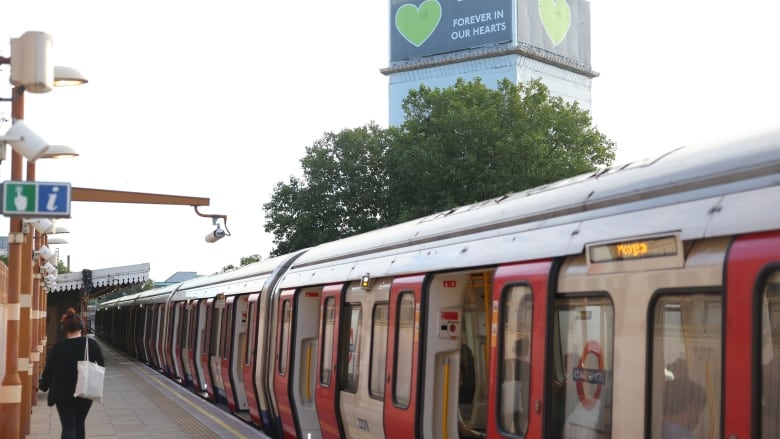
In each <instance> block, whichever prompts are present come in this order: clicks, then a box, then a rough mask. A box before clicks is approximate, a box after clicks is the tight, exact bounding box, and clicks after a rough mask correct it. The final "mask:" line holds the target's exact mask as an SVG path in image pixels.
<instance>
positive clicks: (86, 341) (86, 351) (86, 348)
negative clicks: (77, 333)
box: [84, 337, 89, 361]
mask: <svg viewBox="0 0 780 439" xmlns="http://www.w3.org/2000/svg"><path fill="white" fill-rule="evenodd" d="M84 361H89V339H88V338H87V337H84Z"/></svg>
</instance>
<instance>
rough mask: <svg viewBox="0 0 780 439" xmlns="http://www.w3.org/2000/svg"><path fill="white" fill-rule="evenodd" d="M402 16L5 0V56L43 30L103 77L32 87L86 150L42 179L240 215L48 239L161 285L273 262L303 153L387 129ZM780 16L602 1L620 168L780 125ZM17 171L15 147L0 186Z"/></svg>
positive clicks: (100, 206) (769, 2) (597, 52)
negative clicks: (214, 233)
mask: <svg viewBox="0 0 780 439" xmlns="http://www.w3.org/2000/svg"><path fill="white" fill-rule="evenodd" d="M559 1H562V0H559ZM388 11H389V1H387V0H383V1H370V0H369V1H366V0H362V1H358V0H339V1H333V2H322V1H304V2H297V3H293V2H251V1H245V0H243V1H239V0H223V1H221V2H204V1H197V0H195V1H186V2H185V1H172V0H168V1H154V2H153V1H148V0H137V1H133V2H121V1H97V0H94V1H85V0H72V1H70V2H62V1H54V0H48V1H35V0H26V1H13V2H5V4H4V5H3V8H2V12H1V13H0V38H2V39H3V41H2V42H0V55H2V56H9V55H10V39H11V38H16V37H19V36H21V35H22V34H23V33H24V32H25V31H28V30H36V31H44V32H46V33H48V34H50V35H51V36H52V37H53V39H54V49H55V64H58V65H67V66H71V67H74V68H77V69H78V70H80V71H81V72H82V73H84V74H85V75H86V76H87V77H88V78H89V81H90V82H89V84H88V85H86V86H83V87H72V88H61V89H56V90H54V91H52V92H50V93H47V94H37V95H33V94H30V93H28V94H27V95H26V104H25V121H26V122H27V124H28V125H29V126H30V127H31V128H33V129H34V130H35V131H36V132H37V133H38V134H39V135H41V136H42V137H44V138H45V139H46V140H47V141H48V142H49V143H52V144H66V145H69V146H72V147H74V148H76V149H77V150H78V151H79V153H80V154H81V155H80V156H79V157H77V158H74V159H68V160H48V161H46V160H43V161H40V162H38V164H37V166H36V173H37V180H39V181H52V182H69V183H70V184H71V185H72V186H74V187H85V188H98V189H115V190H125V191H136V192H151V193H160V194H172V195H186V196H195V197H205V198H209V199H210V201H211V204H210V206H208V207H204V208H202V209H201V211H202V212H204V213H207V214H220V215H227V216H228V221H227V228H228V229H229V231H230V232H231V233H232V236H230V237H226V238H224V239H222V240H221V241H219V242H217V243H215V244H207V243H206V242H205V241H204V237H205V235H206V234H207V233H208V232H209V231H210V230H213V226H212V224H211V220H210V219H208V218H201V217H199V216H197V215H196V214H195V212H194V209H193V208H192V207H189V206H159V205H130V204H105V203H83V202H74V203H73V204H72V207H71V214H72V217H71V218H70V219H67V220H61V221H60V222H59V224H60V225H61V226H64V227H66V228H67V229H68V230H70V232H71V233H70V234H68V235H65V237H66V239H67V240H68V241H69V244H67V245H61V246H52V247H54V248H59V251H60V255H61V258H62V259H63V260H66V261H67V260H68V258H69V261H70V267H71V270H73V271H80V270H82V269H85V268H88V269H99V268H109V267H116V266H123V265H132V264H138V263H145V262H148V263H150V264H151V277H152V278H153V279H155V280H158V281H162V280H165V279H166V278H168V277H169V276H170V275H172V274H173V273H175V272H177V271H195V272H198V273H199V274H210V273H214V272H217V271H220V270H221V269H222V267H223V266H225V265H228V264H234V265H236V266H237V265H238V264H239V261H240V259H241V257H243V256H247V255H252V254H259V255H261V256H263V257H266V256H267V255H268V253H269V251H270V250H271V247H272V244H271V239H272V237H271V236H270V235H268V234H266V233H265V232H264V231H263V223H264V214H263V211H262V205H263V204H264V203H266V202H268V201H269V200H270V196H271V194H272V191H273V187H274V185H275V184H276V183H278V182H280V181H285V182H286V181H287V180H288V178H289V177H290V176H291V175H296V176H297V175H300V172H301V171H300V159H301V158H302V157H303V155H304V153H305V148H306V147H307V146H309V145H311V144H312V143H313V142H314V141H315V140H317V139H319V138H320V137H321V136H322V135H323V133H325V132H328V131H334V132H337V131H340V130H342V129H344V128H355V127H358V126H362V125H364V124H366V123H369V122H371V121H375V122H377V123H378V124H379V125H381V126H387V118H388V108H387V106H388V99H387V93H388V80H387V77H385V76H384V75H382V74H381V73H380V71H379V70H380V69H381V68H383V67H386V66H387V65H388V42H387V41H388V38H387V37H388V22H389V18H388ZM779 17H780V2H778V1H777V0H755V1H752V2H744V3H743V2H733V1H724V0H714V1H711V2H707V3H702V2H680V1H674V2H673V1H655V2H642V3H641V4H640V3H639V2H626V1H617V0H607V1H601V0H594V1H593V2H591V28H592V46H591V51H592V67H593V69H594V70H595V71H597V72H599V73H600V76H599V77H597V78H595V79H594V80H593V87H592V114H593V122H594V124H595V125H596V126H597V127H598V129H599V130H600V131H602V132H603V133H605V134H606V135H607V136H608V137H609V138H611V139H613V140H614V141H616V142H617V146H618V149H617V162H619V163H622V162H627V161H632V160H636V159H640V158H644V157H647V156H652V155H656V154H660V153H662V152H664V151H667V150H669V149H672V148H675V147H677V146H680V145H685V144H692V143H702V142H707V141H710V140H713V139H720V138H726V137H727V138H734V137H741V136H744V135H746V134H748V133H751V132H755V131H766V130H768V129H773V128H777V127H780V121H778V116H777V114H778V110H777V108H776V107H777V103H778V102H780V85H778V78H780V58H778V56H777V53H778V48H779V47H778V42H780V33H779V32H778V31H777V29H778V28H780V26H778V18H779ZM0 73H2V76H1V77H0V80H2V82H3V83H4V84H6V86H4V87H0V96H2V97H9V96H10V86H9V85H8V79H7V78H8V67H7V66H4V67H3V68H2V70H0ZM10 115H11V108H10V104H9V103H7V102H3V103H0V116H2V117H4V118H6V119H10ZM9 127H10V121H7V122H5V123H3V124H2V125H0V134H3V133H5V131H7V129H8V128H9ZM10 172H11V171H10V155H9V157H7V160H5V161H3V163H2V165H0V180H7V179H10ZM3 230H4V231H5V232H3ZM7 230H8V220H7V218H2V220H0V234H6V233H7Z"/></svg>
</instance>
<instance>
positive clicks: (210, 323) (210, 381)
mask: <svg viewBox="0 0 780 439" xmlns="http://www.w3.org/2000/svg"><path fill="white" fill-rule="evenodd" d="M202 306H203V307H204V310H205V312H204V314H205V318H206V322H205V327H204V331H203V333H202V334H201V335H202V336H203V340H202V343H203V344H202V349H201V351H200V367H201V370H202V371H203V382H204V384H205V387H206V392H207V395H208V396H207V398H208V400H209V401H214V402H216V400H217V391H216V385H215V383H214V376H213V373H212V371H211V364H210V361H209V360H210V358H211V353H212V351H214V350H215V349H216V348H217V345H218V343H217V340H216V339H215V337H214V336H213V335H214V334H216V333H217V332H218V331H217V329H218V325H219V322H218V321H217V322H215V321H214V318H213V317H214V310H215V309H216V308H215V307H214V299H207V300H206V302H205V303H204V304H203V305H202Z"/></svg>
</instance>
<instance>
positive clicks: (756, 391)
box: [723, 232, 780, 438]
mask: <svg viewBox="0 0 780 439" xmlns="http://www.w3.org/2000/svg"><path fill="white" fill-rule="evenodd" d="M727 264H728V265H727V269H726V313H727V315H726V317H725V319H724V321H725V325H726V326H725V364H724V371H723V376H724V377H726V380H725V386H724V392H723V428H724V430H723V431H724V435H723V437H740V438H749V437H752V438H769V437H777V436H776V435H777V434H778V433H780V431H779V429H778V427H779V426H778V422H776V421H774V422H773V421H772V420H773V419H776V418H777V407H778V403H780V396H779V395H778V392H777V382H778V378H780V371H778V368H777V367H767V366H770V365H771V364H776V361H777V358H776V357H777V356H779V355H778V354H780V352H777V348H776V346H778V345H779V344H780V343H779V342H778V341H777V340H775V341H774V343H772V340H771V338H772V336H773V334H772V330H773V329H774V330H775V331H776V330H777V329H778V327H780V325H778V322H777V320H778V318H777V317H778V315H777V314H778V312H780V309H778V305H780V300H778V296H780V287H778V285H779V284H778V281H780V274H778V273H780V233H778V232H769V233H759V234H754V235H747V236H741V237H739V238H737V239H736V240H735V241H734V243H733V244H732V246H731V249H730V250H729V253H728V262H727ZM774 335H775V336H776V334H774ZM772 360H774V361H772ZM767 409H769V410H773V411H774V412H775V413H770V412H768V411H767Z"/></svg>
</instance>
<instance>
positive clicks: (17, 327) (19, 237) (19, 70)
mask: <svg viewBox="0 0 780 439" xmlns="http://www.w3.org/2000/svg"><path fill="white" fill-rule="evenodd" d="M51 47H52V41H51V37H50V36H48V35H46V34H44V33H43V32H26V33H25V34H24V35H22V37H21V38H17V39H12V40H11V58H0V64H11V82H12V84H13V88H12V90H11V117H12V119H13V122H14V124H15V125H16V124H17V122H20V121H22V120H23V119H24V92H25V89H29V91H30V92H34V93H45V92H48V91H49V90H50V89H51V87H52V86H53V85H57V84H56V82H57V81H56V78H55V76H56V74H58V73H59V74H61V75H63V80H65V81H66V83H65V85H71V84H74V82H72V81H74V80H75V83H84V82H86V80H84V79H83V77H81V75H80V74H79V73H78V72H77V71H75V70H73V69H69V68H66V69H63V68H55V67H54V66H52V65H51V64H50V50H51ZM74 78H75V79H74ZM18 127H20V129H24V130H25V131H24V132H25V134H26V135H27V136H26V137H28V138H30V139H32V140H34V141H36V142H42V139H40V138H39V137H38V136H37V135H35V134H34V133H31V132H30V131H29V130H28V129H27V128H26V127H25V126H24V125H23V124H19V125H18ZM14 128H15V127H12V130H13V129H14ZM28 140H29V139H28ZM9 141H10V140H9V139H6V142H9ZM18 142H19V143H20V144H21V146H20V147H19V148H20V150H21V147H22V146H24V147H25V148H26V146H27V145H26V143H25V142H27V140H25V136H22V138H21V139H19V140H18ZM12 143H13V142H12ZM38 146H39V147H40V148H41V150H40V151H38V152H37V153H36V154H35V155H34V156H33V157H32V158H29V157H30V156H28V158H29V160H30V162H29V163H28V166H27V173H28V176H27V180H29V181H34V179H35V164H34V160H35V159H37V158H39V157H42V156H43V153H45V150H47V149H48V148H49V146H48V145H38ZM23 159H24V158H23V157H22V154H21V153H20V152H19V151H17V147H16V146H14V147H13V148H12V149H11V180H14V181H21V180H22V178H23V176H22V167H23ZM28 235H29V236H28ZM32 241H33V235H32V233H29V232H28V233H25V232H24V231H23V222H22V218H21V217H20V216H11V217H10V227H9V233H8V294H7V297H8V304H7V307H6V308H7V321H6V339H7V343H6V355H5V375H4V376H3V380H2V386H1V387H0V436H1V437H3V438H23V437H24V436H25V435H26V434H27V433H29V430H30V412H31V405H32V375H33V371H34V367H33V363H34V362H35V359H36V358H38V359H40V352H37V351H38V350H39V348H38V346H39V345H40V342H39V340H38V339H37V338H38V336H39V334H35V336H33V329H32V326H33V321H32V318H31V317H32V311H33V303H34V302H37V303H38V304H41V303H45V298H44V299H43V300H40V295H41V294H42V293H41V291H40V288H38V289H37V291H35V290H34V283H33V277H32V270H33V264H32V249H33V243H32ZM25 255H26V256H25ZM34 292H35V293H36V294H38V295H39V297H38V299H39V300H37V301H36V300H34V299H33V293H34ZM37 311H38V312H36V317H38V318H40V317H41V313H40V310H37ZM43 316H44V317H45V313H44V314H43Z"/></svg>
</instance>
